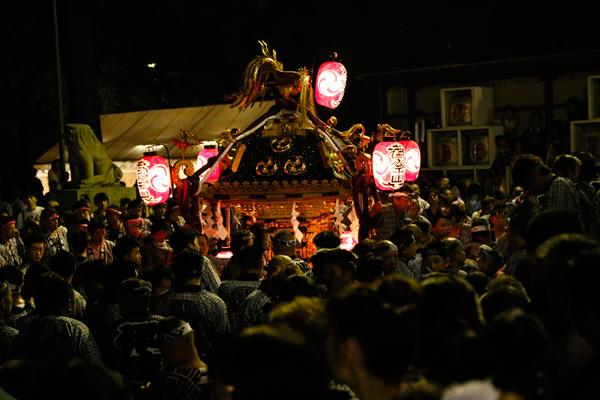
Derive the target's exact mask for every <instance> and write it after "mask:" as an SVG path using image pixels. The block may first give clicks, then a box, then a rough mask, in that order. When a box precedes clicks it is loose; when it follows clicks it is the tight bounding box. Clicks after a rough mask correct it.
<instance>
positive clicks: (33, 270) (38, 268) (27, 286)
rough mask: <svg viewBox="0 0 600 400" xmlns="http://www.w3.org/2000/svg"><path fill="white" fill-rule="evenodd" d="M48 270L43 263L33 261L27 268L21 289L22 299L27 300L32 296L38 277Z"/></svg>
mask: <svg viewBox="0 0 600 400" xmlns="http://www.w3.org/2000/svg"><path fill="white" fill-rule="evenodd" d="M49 271H50V270H49V269H48V267H47V266H46V265H45V264H42V263H33V264H31V265H30V266H29V268H27V272H26V273H25V280H24V282H23V288H22V289H21V297H23V300H25V301H29V300H30V299H31V298H32V297H34V289H35V285H36V284H37V282H38V280H39V279H40V277H41V276H42V275H43V274H45V273H46V272H49Z"/></svg>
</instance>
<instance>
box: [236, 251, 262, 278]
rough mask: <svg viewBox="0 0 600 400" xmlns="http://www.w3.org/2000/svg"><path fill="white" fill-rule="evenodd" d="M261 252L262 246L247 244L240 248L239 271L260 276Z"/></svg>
mask: <svg viewBox="0 0 600 400" xmlns="http://www.w3.org/2000/svg"><path fill="white" fill-rule="evenodd" d="M263 252H264V251H263V249H262V248H260V247H256V246H248V247H244V248H243V249H242V250H240V253H239V259H240V273H246V274H258V275H259V276H260V277H261V278H262V276H263V275H264V271H263Z"/></svg>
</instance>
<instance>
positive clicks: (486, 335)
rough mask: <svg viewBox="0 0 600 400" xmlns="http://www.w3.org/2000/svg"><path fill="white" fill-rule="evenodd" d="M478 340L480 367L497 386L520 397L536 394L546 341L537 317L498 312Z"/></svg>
mask: <svg viewBox="0 0 600 400" xmlns="http://www.w3.org/2000/svg"><path fill="white" fill-rule="evenodd" d="M481 342H482V345H483V347H482V352H483V353H484V354H485V355H486V357H485V364H484V365H482V368H483V369H484V370H485V372H486V374H487V375H488V376H489V378H491V381H492V382H493V383H494V386H495V387H496V388H497V389H499V390H501V391H503V392H505V393H512V394H513V396H519V397H518V398H522V399H533V398H536V397H538V396H539V384H538V382H539V376H540V365H541V364H542V363H543V362H544V359H545V358H546V357H547V354H548V351H549V345H550V342H549V340H548V333H547V331H546V329H545V328H544V325H543V323H542V321H540V319H539V318H538V317H536V316H534V315H533V314H529V313H526V312H523V311H522V310H519V309H514V310H512V311H507V312H504V313H501V314H499V315H498V316H496V318H494V319H493V320H491V321H490V322H489V323H488V325H487V326H486V328H485V329H484V330H483V332H482V334H481ZM569 398H570V397H569Z"/></svg>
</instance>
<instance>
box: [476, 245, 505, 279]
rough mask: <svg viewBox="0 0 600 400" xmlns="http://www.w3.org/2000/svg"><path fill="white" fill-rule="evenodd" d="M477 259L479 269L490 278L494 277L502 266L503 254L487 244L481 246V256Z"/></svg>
mask: <svg viewBox="0 0 600 400" xmlns="http://www.w3.org/2000/svg"><path fill="white" fill-rule="evenodd" d="M476 261H477V266H478V267H479V270H480V271H481V272H483V273H484V274H486V275H487V276H488V277H490V278H493V277H494V276H495V275H496V273H497V272H498V271H499V270H500V268H502V255H500V253H498V252H497V251H496V250H494V249H492V248H491V247H490V246H488V245H485V244H482V245H481V247H480V248H479V257H477V260H476Z"/></svg>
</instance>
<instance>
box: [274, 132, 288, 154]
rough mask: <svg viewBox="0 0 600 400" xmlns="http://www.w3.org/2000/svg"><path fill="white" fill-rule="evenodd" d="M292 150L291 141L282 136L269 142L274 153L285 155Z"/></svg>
mask: <svg viewBox="0 0 600 400" xmlns="http://www.w3.org/2000/svg"><path fill="white" fill-rule="evenodd" d="M291 148H292V139H291V138H289V137H287V136H284V137H281V138H275V139H272V140H271V150H273V151H274V152H275V153H285V152H286V151H288V150H289V149H291Z"/></svg>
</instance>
